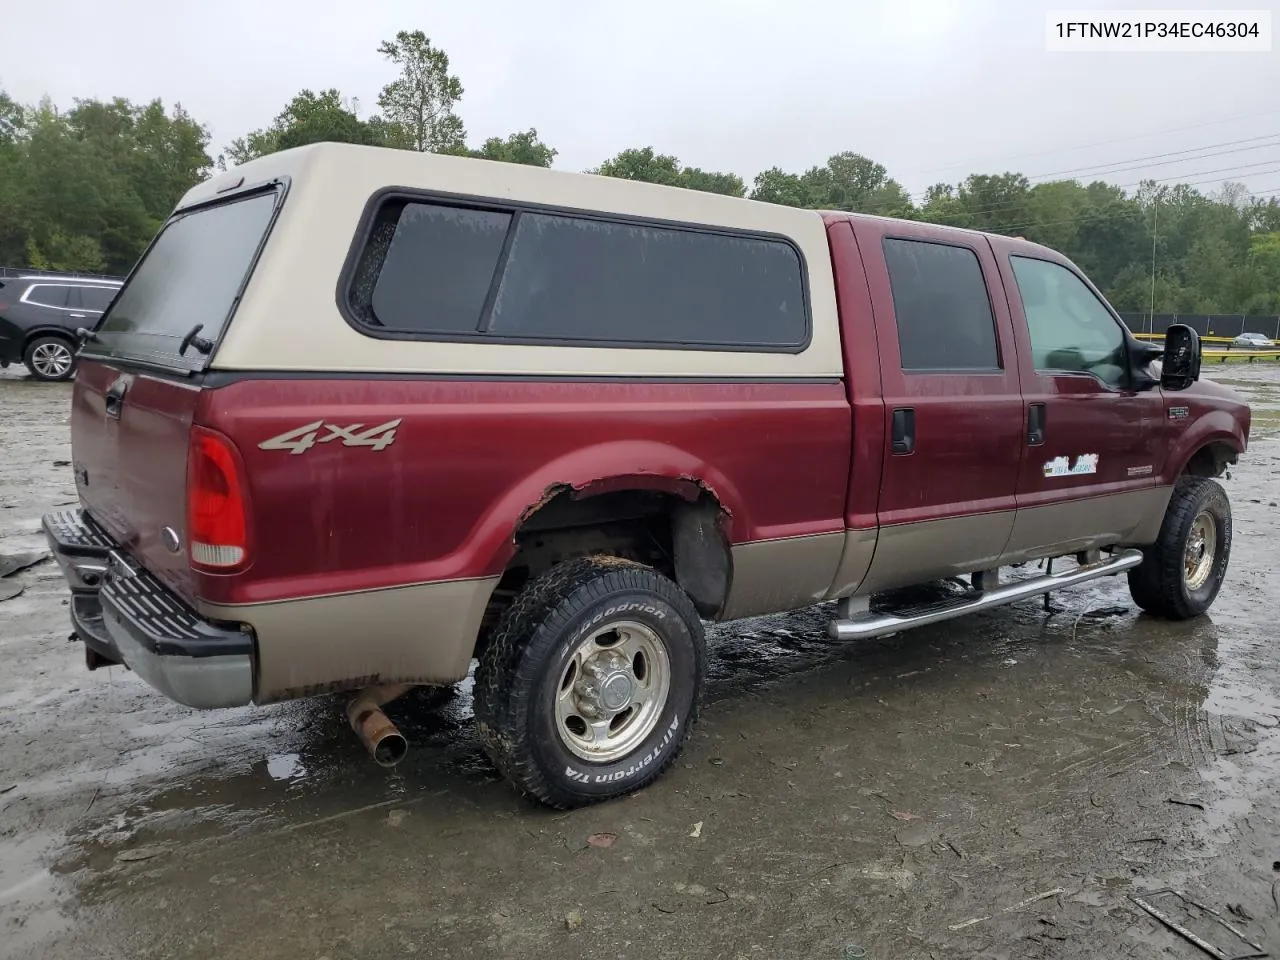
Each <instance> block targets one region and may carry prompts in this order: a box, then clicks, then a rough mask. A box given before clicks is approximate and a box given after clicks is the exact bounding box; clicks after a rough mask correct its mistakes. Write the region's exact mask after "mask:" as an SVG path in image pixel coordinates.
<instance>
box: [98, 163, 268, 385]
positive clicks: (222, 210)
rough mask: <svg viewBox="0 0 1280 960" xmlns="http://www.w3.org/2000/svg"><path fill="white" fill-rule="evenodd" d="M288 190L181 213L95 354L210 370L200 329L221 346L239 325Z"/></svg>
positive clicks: (139, 271)
mask: <svg viewBox="0 0 1280 960" xmlns="http://www.w3.org/2000/svg"><path fill="white" fill-rule="evenodd" d="M282 196H283V190H282V188H280V187H277V186H273V187H271V188H265V189H258V190H255V191H252V192H249V193H246V194H243V195H239V196H236V197H233V198H229V199H226V200H220V201H217V202H214V203H211V204H207V205H202V206H199V207H195V208H192V209H191V210H187V211H182V212H179V213H178V214H176V215H175V216H174V217H173V218H172V219H170V220H169V222H168V223H166V224H165V225H164V227H163V228H162V229H161V230H160V232H159V234H157V235H156V238H155V240H154V241H153V242H152V244H151V246H150V247H149V248H148V249H147V252H146V253H145V254H143V256H142V259H141V261H139V263H138V265H137V267H135V269H134V271H133V273H132V274H131V275H130V277H129V279H128V281H127V282H126V283H125V285H124V288H123V289H122V290H121V291H120V293H119V295H117V296H116V298H115V299H114V300H113V301H112V303H111V306H110V308H109V309H108V310H107V312H106V313H104V314H103V316H102V319H101V321H100V322H99V324H98V326H97V327H96V329H95V333H96V335H97V342H96V343H91V344H89V345H88V347H87V348H86V350H85V353H86V354H87V355H97V356H102V357H106V358H109V359H120V360H131V361H136V362H140V363H144V364H150V365H160V366H165V367H177V368H180V369H185V370H202V369H204V367H205V365H206V363H207V360H208V357H207V356H206V355H204V354H202V353H201V352H200V351H199V350H197V349H196V348H195V347H194V346H188V348H187V350H186V351H185V352H182V351H181V346H182V343H183V341H184V340H185V339H186V338H187V336H188V335H189V334H190V333H191V332H192V331H193V330H194V329H195V328H196V327H197V326H199V327H200V330H199V332H198V334H197V336H199V337H200V338H201V339H203V340H207V341H209V342H210V343H213V344H216V343H217V342H218V341H219V339H220V338H221V336H222V334H223V332H224V331H225V330H226V327H227V324H228V323H229V322H230V320H231V314H232V313H233V311H234V310H235V307H236V304H237V303H238V302H239V299H240V295H241V292H242V291H243V290H244V286H245V284H246V283H247V282H248V279H249V274H250V272H251V271H252V269H253V265H254V263H255V262H256V261H257V258H258V253H259V251H260V250H261V249H262V245H263V243H264V242H265V240H266V237H267V233H268V231H269V230H270V228H271V224H272V223H273V221H274V219H275V215H276V211H277V209H278V208H279V204H280V200H281V198H282Z"/></svg>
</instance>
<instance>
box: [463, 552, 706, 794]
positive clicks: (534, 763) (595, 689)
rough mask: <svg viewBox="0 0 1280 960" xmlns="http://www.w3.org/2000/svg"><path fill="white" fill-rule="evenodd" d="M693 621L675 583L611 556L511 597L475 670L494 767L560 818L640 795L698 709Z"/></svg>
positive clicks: (557, 572) (559, 572) (577, 565)
mask: <svg viewBox="0 0 1280 960" xmlns="http://www.w3.org/2000/svg"><path fill="white" fill-rule="evenodd" d="M705 663H706V654H705V651H704V645H703V634H702V621H701V620H700V619H699V618H698V614H697V612H696V611H695V610H694V607H693V604H692V603H691V602H690V600H689V598H688V597H687V596H686V595H685V593H684V591H682V590H681V589H680V588H679V587H678V586H677V585H676V584H674V583H673V582H671V581H670V580H669V579H667V578H666V577H664V576H662V575H661V574H659V573H657V572H656V571H655V570H652V569H651V568H649V567H645V566H642V565H640V564H637V563H632V562H630V561H625V560H618V559H615V558H611V557H590V558H583V559H578V560H571V561H569V562H567V563H563V564H560V565H559V566H556V567H553V568H552V569H551V570H550V571H548V572H547V573H545V574H543V575H542V576H541V577H540V578H538V579H537V580H535V581H534V582H533V583H532V584H530V585H529V586H528V587H526V588H525V590H524V591H523V592H522V593H521V594H520V595H519V596H518V597H516V599H515V601H514V602H513V603H512V605H511V607H510V608H508V610H507V612H506V613H505V614H504V615H503V617H502V620H501V622H500V623H499V625H498V627H497V629H496V630H495V631H494V635H493V639H492V641H491V643H490V644H489V646H488V647H487V648H486V650H485V653H484V655H483V656H482V658H481V661H480V664H479V667H478V669H477V671H476V701H475V713H476V719H477V721H478V725H479V729H480V734H481V738H482V739H483V741H484V744H485V748H486V750H487V752H488V753H489V756H490V757H491V758H492V760H493V762H494V764H495V765H496V766H497V767H498V769H499V770H501V771H502V773H503V774H504V775H505V776H506V777H507V778H508V779H510V780H511V781H512V782H513V783H514V784H515V785H516V786H517V787H518V788H519V789H520V790H521V791H523V792H524V793H525V794H527V795H529V796H532V797H534V798H536V799H537V800H540V801H541V802H543V803H545V804H548V805H549V806H553V807H559V808H562V809H567V808H570V807H577V806H581V805H584V804H587V803H593V802H596V801H600V800H607V799H610V798H612V797H617V796H620V795H622V794H626V793H631V792H633V791H635V790H638V789H640V788H641V787H644V786H647V785H648V784H650V783H652V782H653V781H654V780H656V779H657V778H658V776H659V775H660V774H661V773H662V772H663V771H664V770H665V769H666V768H667V766H669V765H670V764H671V762H672V761H673V760H674V759H675V758H676V755H677V754H678V753H679V752H680V749H681V747H682V746H683V744H684V740H685V738H686V736H687V735H688V733H689V729H690V727H691V726H692V725H693V723H694V721H695V719H696V716H697V711H698V699H699V694H700V692H701V686H702V677H703V674H704V672H705Z"/></svg>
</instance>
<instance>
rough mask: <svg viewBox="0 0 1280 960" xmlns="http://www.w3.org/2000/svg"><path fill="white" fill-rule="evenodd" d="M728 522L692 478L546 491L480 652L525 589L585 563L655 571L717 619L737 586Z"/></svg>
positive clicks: (520, 539)
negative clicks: (612, 560)
mask: <svg viewBox="0 0 1280 960" xmlns="http://www.w3.org/2000/svg"><path fill="white" fill-rule="evenodd" d="M729 520H730V514H729V512H728V510H726V509H725V507H724V506H723V505H722V504H721V503H720V501H719V498H718V497H717V496H716V495H715V493H714V491H711V490H710V489H708V488H707V487H706V486H705V485H703V484H699V483H697V482H696V481H693V480H689V479H687V478H678V479H677V478H672V479H670V480H666V481H664V480H663V478H658V477H653V476H644V477H616V478H610V479H608V480H601V481H595V482H593V483H591V484H587V485H585V486H583V487H570V486H568V485H558V486H557V487H556V488H555V489H553V490H548V491H547V494H546V495H545V496H544V497H543V498H542V499H541V500H540V501H538V502H537V503H535V504H533V505H531V507H530V508H528V509H526V511H525V512H524V513H523V514H522V515H521V517H520V521H519V523H518V524H517V526H516V528H515V530H514V531H513V532H512V535H511V539H512V544H513V546H514V552H513V554H512V556H511V558H510V559H509V560H508V561H507V564H506V567H505V569H504V571H503V573H502V577H501V580H500V581H499V583H498V585H497V587H496V588H495V589H494V592H493V596H492V598H491V599H490V601H489V606H488V609H487V610H486V612H485V615H484V620H483V625H482V627H481V636H480V638H479V643H478V645H477V650H478V651H483V649H484V648H485V646H486V645H487V639H488V636H489V633H490V631H491V630H492V629H493V628H494V627H495V626H496V625H497V623H498V622H499V620H500V619H501V617H502V614H503V612H504V611H505V610H506V608H507V607H508V606H510V604H511V602H512V601H513V600H514V598H515V597H516V596H517V595H518V594H519V593H520V591H521V590H523V589H524V587H525V585H526V584H528V583H530V582H532V581H534V580H536V579H537V578H538V577H540V576H541V575H542V574H544V573H545V572H546V571H547V570H549V569H551V568H552V567H553V566H556V565H557V564H560V563H564V562H566V561H571V560H575V559H578V558H581V557H589V556H609V557H619V558H622V559H626V560H630V561H633V562H635V563H640V564H643V565H645V566H648V567H651V568H653V569H654V570H656V571H658V572H659V573H661V574H663V575H664V576H666V577H668V578H669V579H671V580H673V581H674V582H675V583H676V584H677V585H679V587H680V588H681V589H682V590H683V591H684V592H685V593H686V594H687V595H688V597H689V599H690V600H691V601H692V602H693V605H694V607H695V609H697V611H698V613H699V615H701V616H704V617H712V616H714V615H715V614H716V612H718V611H719V610H720V608H721V607H722V606H723V605H724V601H725V599H726V597H727V596H728V593H729V585H730V583H731V581H732V553H731V551H730V538H729V531H728V525H729Z"/></svg>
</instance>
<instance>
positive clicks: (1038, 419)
mask: <svg viewBox="0 0 1280 960" xmlns="http://www.w3.org/2000/svg"><path fill="white" fill-rule="evenodd" d="M1044 414H1045V410H1044V404H1043V403H1033V404H1031V406H1029V407H1027V446H1029V447H1038V446H1040V445H1041V444H1042V443H1044Z"/></svg>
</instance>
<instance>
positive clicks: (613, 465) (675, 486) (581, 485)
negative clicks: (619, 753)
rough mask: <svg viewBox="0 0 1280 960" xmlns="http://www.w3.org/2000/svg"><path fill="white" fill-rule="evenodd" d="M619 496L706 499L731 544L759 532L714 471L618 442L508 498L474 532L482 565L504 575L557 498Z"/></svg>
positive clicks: (647, 446)
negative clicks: (524, 528)
mask: <svg viewBox="0 0 1280 960" xmlns="http://www.w3.org/2000/svg"><path fill="white" fill-rule="evenodd" d="M619 490H655V491H660V492H663V493H670V494H673V495H675V496H678V497H679V498H680V499H682V500H684V501H686V502H694V501H696V500H697V499H698V498H699V497H700V496H702V495H703V494H707V495H710V496H711V497H713V498H714V499H715V501H716V502H717V503H718V504H719V506H720V509H721V513H722V517H723V528H724V533H725V536H726V539H727V540H729V541H730V542H733V541H735V540H742V539H749V538H750V536H751V530H752V529H753V525H752V521H751V517H750V514H749V512H748V511H747V509H746V504H745V502H744V501H743V498H742V495H741V493H740V492H739V491H738V488H737V487H736V486H735V485H734V484H733V483H732V482H731V481H730V480H729V478H728V477H726V476H725V475H724V474H723V473H722V472H721V471H720V470H718V469H717V468H716V467H715V466H714V465H712V464H709V463H707V462H706V461H705V460H702V459H701V458H699V457H696V456H694V455H693V454H691V453H689V452H688V451H685V450H682V449H680V448H678V447H674V446H671V445H670V444H665V443H661V442H657V441H652V440H616V441H610V442H607V443H600V444H593V445H592V446H589V447H582V448H579V449H577V450H574V451H573V452H571V453H568V454H565V455H564V456H561V457H557V458H556V459H554V460H550V461H548V462H546V463H544V464H542V465H541V466H540V467H539V468H538V469H537V470H535V471H533V472H532V473H530V474H528V475H526V476H525V477H524V478H522V479H521V480H520V481H519V482H517V483H515V484H513V485H512V486H511V487H509V488H508V489H507V490H505V491H504V492H503V494H502V495H501V497H499V498H498V499H497V500H496V501H494V503H493V504H492V505H491V506H490V508H489V510H488V511H486V513H485V515H484V516H483V517H482V518H481V520H480V522H479V523H478V524H477V525H476V527H475V528H473V530H472V532H471V534H470V536H469V538H468V541H469V542H470V543H472V544H474V549H475V558H476V559H477V560H479V559H480V558H481V557H483V558H484V560H483V562H481V563H479V564H477V565H478V566H480V567H481V568H483V569H484V570H485V572H486V574H487V575H497V574H500V573H501V572H502V570H503V569H504V568H505V566H506V564H507V562H508V561H509V560H510V559H511V557H512V556H513V555H514V554H515V534H516V531H517V530H518V529H519V528H520V525H521V524H522V523H523V522H524V521H525V520H526V519H528V518H529V517H530V516H532V515H533V514H534V513H535V512H537V510H538V509H539V508H540V507H542V506H543V505H545V504H546V503H548V502H549V501H550V500H552V499H553V498H554V497H556V496H558V495H560V494H563V493H566V492H568V493H569V495H570V496H573V497H590V496H593V495H596V494H602V493H609V492H613V491H619Z"/></svg>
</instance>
